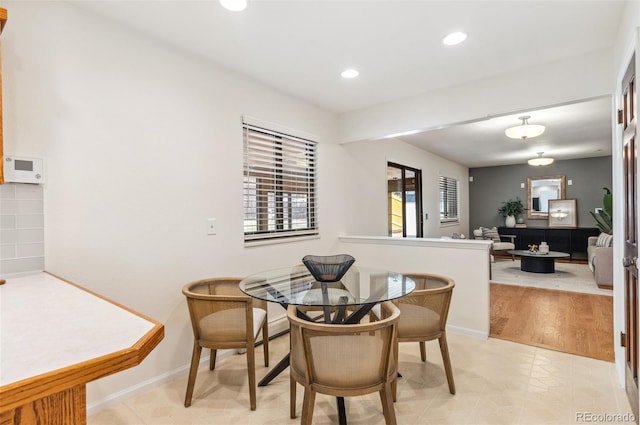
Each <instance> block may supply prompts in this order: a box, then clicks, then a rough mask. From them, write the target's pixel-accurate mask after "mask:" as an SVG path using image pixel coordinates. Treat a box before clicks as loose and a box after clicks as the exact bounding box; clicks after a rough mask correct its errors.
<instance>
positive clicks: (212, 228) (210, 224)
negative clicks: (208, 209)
mask: <svg viewBox="0 0 640 425" xmlns="http://www.w3.org/2000/svg"><path fill="white" fill-rule="evenodd" d="M215 234H216V219H215V218H209V219H207V235H215Z"/></svg>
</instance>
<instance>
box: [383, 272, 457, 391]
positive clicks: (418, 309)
mask: <svg viewBox="0 0 640 425" xmlns="http://www.w3.org/2000/svg"><path fill="white" fill-rule="evenodd" d="M404 275H405V276H407V277H410V278H411V279H413V280H414V281H415V283H416V289H415V291H413V292H412V293H410V294H409V295H407V296H405V297H402V298H398V299H397V300H394V301H393V303H394V304H396V305H397V306H398V308H399V309H400V312H401V314H400V321H399V322H398V342H419V343H420V357H421V359H422V361H423V362H426V360H427V353H426V345H425V341H432V340H434V339H437V340H438V342H439V344H440V353H441V354H442V363H443V364H444V370H445V373H446V375H447V383H448V384H449V392H450V393H451V394H455V393H456V386H455V383H454V380H453V371H452V369H451V359H450V358H449V347H448V345H447V330H446V326H447V316H448V315H449V305H450V304H451V295H452V293H453V288H454V286H455V282H454V281H453V279H450V278H448V277H446V276H439V275H434V274H425V273H413V274H412V273H405V274H404Z"/></svg>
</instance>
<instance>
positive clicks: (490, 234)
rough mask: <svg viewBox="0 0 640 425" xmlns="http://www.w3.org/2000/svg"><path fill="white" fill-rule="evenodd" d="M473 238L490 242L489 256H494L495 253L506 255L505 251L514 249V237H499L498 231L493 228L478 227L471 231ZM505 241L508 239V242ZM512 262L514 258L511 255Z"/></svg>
mask: <svg viewBox="0 0 640 425" xmlns="http://www.w3.org/2000/svg"><path fill="white" fill-rule="evenodd" d="M473 237H474V239H484V240H490V241H492V242H493V243H492V244H491V254H495V253H496V252H502V253H506V252H507V251H510V250H513V249H516V244H515V239H516V235H500V234H498V229H496V228H495V227H491V228H489V227H480V228H478V229H473ZM505 239H508V240H509V241H506V240H505ZM514 260H515V256H514V255H511V261H514Z"/></svg>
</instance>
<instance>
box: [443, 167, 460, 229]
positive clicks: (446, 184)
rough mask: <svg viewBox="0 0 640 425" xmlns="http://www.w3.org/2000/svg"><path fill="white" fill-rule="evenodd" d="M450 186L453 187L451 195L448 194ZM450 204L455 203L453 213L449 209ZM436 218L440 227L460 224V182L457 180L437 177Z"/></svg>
mask: <svg viewBox="0 0 640 425" xmlns="http://www.w3.org/2000/svg"><path fill="white" fill-rule="evenodd" d="M451 186H454V193H453V194H451V193H449V192H450V191H451V188H450V187H451ZM452 202H454V203H455V211H452V209H451V208H449V205H450V204H451V203H452ZM450 214H451V216H449V215H450ZM438 217H439V219H440V224H441V225H449V224H458V223H460V181H459V180H458V179H455V178H453V177H447V176H443V175H440V176H438Z"/></svg>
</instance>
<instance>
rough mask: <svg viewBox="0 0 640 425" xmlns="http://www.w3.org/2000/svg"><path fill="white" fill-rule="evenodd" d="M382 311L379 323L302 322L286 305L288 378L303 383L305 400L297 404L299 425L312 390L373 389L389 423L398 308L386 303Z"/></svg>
mask: <svg viewBox="0 0 640 425" xmlns="http://www.w3.org/2000/svg"><path fill="white" fill-rule="evenodd" d="M382 310H383V311H384V312H385V318H384V319H382V320H380V321H377V322H372V323H361V324H352V325H337V324H324V323H317V322H309V321H306V320H303V319H301V318H299V317H298V316H297V314H296V311H297V309H296V308H295V306H289V308H288V310H287V317H288V319H289V323H290V325H291V365H290V368H291V378H292V379H294V380H296V381H297V382H298V383H300V384H302V385H304V387H305V400H309V399H310V400H311V401H310V405H305V406H304V407H303V412H302V415H303V418H302V423H310V419H311V417H312V416H313V400H315V393H316V392H319V393H322V394H328V395H333V396H338V397H349V396H357V395H364V394H369V393H372V392H376V391H379V392H380V394H381V400H382V403H383V411H384V412H385V419H387V423H395V413H394V411H393V402H392V401H391V382H392V380H393V379H395V376H396V373H397V372H396V371H397V366H396V364H395V361H394V360H395V356H394V347H395V344H396V335H397V325H398V320H399V318H400V310H399V309H398V308H397V307H396V306H394V305H393V304H392V303H389V302H387V303H383V304H382ZM294 389H295V386H294V385H293V386H292V390H294ZM308 394H309V395H308ZM294 400H295V399H294V398H292V402H294ZM292 416H295V406H292ZM307 420H308V422H307Z"/></svg>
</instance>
